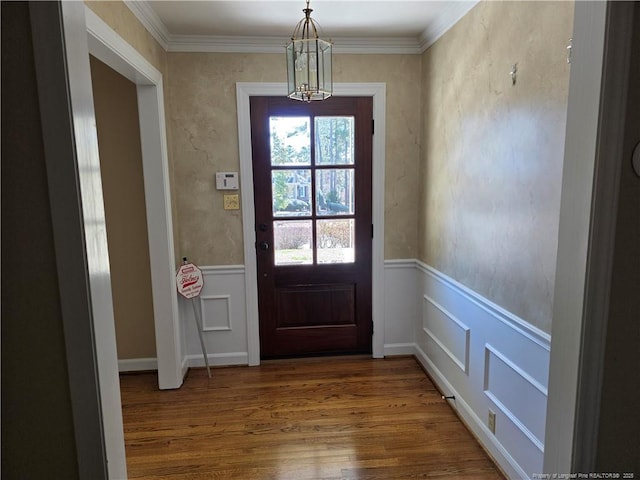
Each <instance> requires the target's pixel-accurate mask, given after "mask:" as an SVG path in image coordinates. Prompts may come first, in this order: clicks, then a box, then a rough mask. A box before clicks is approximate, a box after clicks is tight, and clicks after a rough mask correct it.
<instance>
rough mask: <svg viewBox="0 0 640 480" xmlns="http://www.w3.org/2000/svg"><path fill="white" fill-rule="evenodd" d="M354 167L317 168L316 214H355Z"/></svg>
mask: <svg viewBox="0 0 640 480" xmlns="http://www.w3.org/2000/svg"><path fill="white" fill-rule="evenodd" d="M353 213H354V193H353V169H352V168H345V169H342V168H332V169H318V170H316V215H322V216H325V215H353Z"/></svg>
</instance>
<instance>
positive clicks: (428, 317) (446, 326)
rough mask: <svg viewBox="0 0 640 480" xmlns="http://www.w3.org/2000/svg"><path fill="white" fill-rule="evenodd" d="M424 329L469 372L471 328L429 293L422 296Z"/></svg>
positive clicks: (431, 338)
mask: <svg viewBox="0 0 640 480" xmlns="http://www.w3.org/2000/svg"><path fill="white" fill-rule="evenodd" d="M422 330H423V331H424V333H426V334H427V336H428V337H429V338H430V340H431V341H433V342H435V344H436V345H438V347H440V350H442V352H443V353H445V354H446V355H447V356H448V357H449V358H450V359H451V361H452V362H453V363H455V364H456V365H457V366H458V368H459V369H460V370H462V371H463V372H464V373H467V374H468V373H469V346H470V343H469V340H470V333H471V330H470V329H469V327H468V326H467V325H466V324H465V323H464V322H461V321H460V320H459V319H457V318H456V317H455V315H453V314H451V313H450V312H449V311H447V309H446V308H444V307H443V306H442V305H440V304H439V303H438V302H436V301H435V300H434V299H432V298H431V297H429V296H428V295H423V296H422Z"/></svg>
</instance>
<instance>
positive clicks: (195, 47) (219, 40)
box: [123, 0, 479, 55]
mask: <svg viewBox="0 0 640 480" xmlns="http://www.w3.org/2000/svg"><path fill="white" fill-rule="evenodd" d="M123 1H124V4H125V5H126V6H127V7H128V8H129V10H131V12H132V13H133V14H134V15H135V17H136V18H137V19H138V20H139V21H140V23H142V25H143V26H144V27H145V28H146V29H147V31H148V32H149V33H150V34H151V35H152V36H153V38H155V39H156V41H157V42H158V43H159V44H160V45H161V46H162V48H164V49H165V50H166V51H168V52H220V53H282V51H283V50H284V47H285V45H286V43H287V41H288V38H286V37H254V36H235V35H234V36H223V35H174V34H171V33H170V32H169V30H167V27H166V26H165V25H164V23H163V22H162V20H161V19H160V17H158V15H156V13H155V12H154V11H153V9H152V8H151V7H150V6H149V4H148V3H147V2H146V1H144V0H123ZM478 3H479V0H471V1H460V2H451V5H450V6H449V8H448V9H447V10H446V11H445V14H444V15H443V16H441V17H439V18H438V19H437V20H436V21H434V22H431V23H430V24H429V25H427V27H426V28H425V30H424V31H423V32H422V34H421V35H420V36H419V38H413V37H392V38H380V37H357V38H356V37H335V38H333V39H332V41H333V43H334V47H333V51H334V53H338V54H387V55H389V54H420V53H422V52H424V51H425V50H426V49H427V48H429V47H430V46H431V45H433V44H434V43H435V42H436V41H437V40H438V39H439V38H440V37H441V36H442V35H444V34H445V33H446V32H447V31H448V30H449V29H450V28H451V27H453V26H454V25H455V24H456V23H457V22H458V21H459V20H460V19H461V18H462V17H464V16H465V15H466V14H467V13H468V12H469V11H470V10H471V9H472V8H473V7H474V6H476V4H478Z"/></svg>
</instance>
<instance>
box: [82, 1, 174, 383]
mask: <svg viewBox="0 0 640 480" xmlns="http://www.w3.org/2000/svg"><path fill="white" fill-rule="evenodd" d="M85 16H86V24H87V34H88V35H87V36H88V39H87V40H88V44H89V53H91V55H93V56H95V57H96V58H98V59H99V60H100V61H102V62H104V63H106V64H107V65H109V66H110V67H111V68H113V69H114V70H115V71H116V72H118V73H120V74H121V75H123V76H124V77H126V78H128V79H129V80H131V81H132V82H133V83H135V84H136V86H137V93H138V112H139V116H140V141H141V145H142V165H143V171H144V190H145V203H146V213H147V229H148V234H149V257H150V260H151V289H152V295H153V314H154V322H155V334H156V356H157V359H158V385H159V387H160V388H161V389H170V388H178V387H180V385H182V380H183V378H184V373H185V369H184V368H183V364H185V362H184V361H183V360H184V358H183V352H182V347H181V345H182V342H181V339H180V318H179V310H178V299H177V294H176V289H175V283H174V282H175V255H174V246H173V221H172V218H171V192H170V186H169V159H168V155H167V138H166V127H165V117H164V94H163V84H162V74H161V73H160V72H159V71H158V70H157V69H156V68H155V67H154V66H153V65H151V64H150V63H149V62H148V61H147V60H146V59H145V58H144V57H143V56H142V55H141V54H140V53H139V52H138V51H137V50H135V49H134V48H133V47H132V46H131V45H129V44H128V43H127V42H125V41H124V40H123V39H122V37H120V36H119V35H118V34H117V33H116V32H114V31H113V30H112V29H111V28H110V27H109V26H108V25H107V24H106V23H105V22H103V21H102V20H101V19H100V18H99V17H98V16H97V15H96V14H95V13H93V11H91V9H89V8H88V7H85Z"/></svg>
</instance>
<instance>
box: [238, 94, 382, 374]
mask: <svg viewBox="0 0 640 480" xmlns="http://www.w3.org/2000/svg"><path fill="white" fill-rule="evenodd" d="M286 93H287V85H286V83H253V82H238V83H236V103H237V111H238V150H239V155H240V183H241V184H240V187H241V188H242V189H243V192H242V195H241V198H242V234H243V240H244V263H245V288H246V308H247V351H248V355H249V365H259V364H260V326H259V321H258V270H257V264H256V255H255V242H256V234H255V230H254V220H255V208H254V197H253V168H252V151H251V115H250V109H249V97H252V96H253V97H257V96H285V95H286ZM333 95H335V96H343V97H349V96H351V97H373V118H374V120H375V122H376V130H377V131H378V132H386V123H385V106H386V95H387V94H386V83H336V84H334V85H333ZM372 162H373V165H372V184H371V192H372V205H371V206H372V221H373V225H374V226H375V228H374V236H373V239H372V258H371V270H372V271H371V276H372V278H371V294H372V300H371V301H372V305H371V308H372V317H373V338H372V344H371V348H372V352H373V358H382V357H384V173H385V135H384V134H380V133H378V134H377V135H373V152H372ZM376 232H377V233H376Z"/></svg>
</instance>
